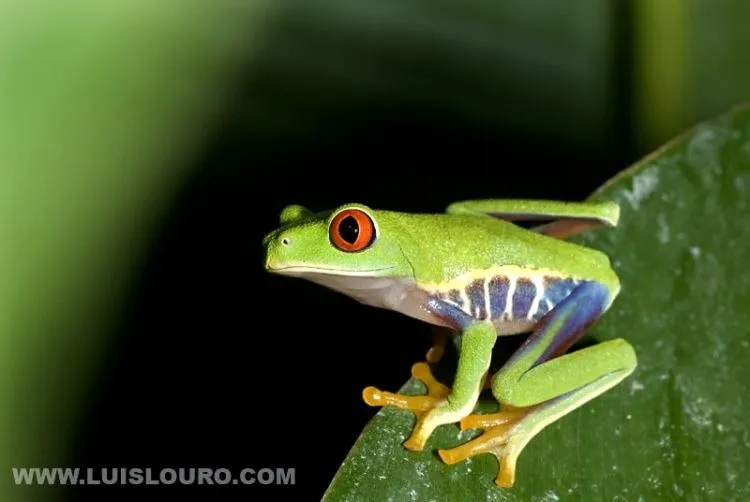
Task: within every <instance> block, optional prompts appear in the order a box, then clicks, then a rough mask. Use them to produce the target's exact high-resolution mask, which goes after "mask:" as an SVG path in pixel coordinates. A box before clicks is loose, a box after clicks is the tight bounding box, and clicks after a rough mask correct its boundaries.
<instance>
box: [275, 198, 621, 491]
mask: <svg viewBox="0 0 750 502" xmlns="http://www.w3.org/2000/svg"><path fill="white" fill-rule="evenodd" d="M347 215H349V216H350V217H349V218H344V217H345V216H347ZM618 217H619V207H618V206H617V205H616V204H615V203H613V202H600V203H567V202H557V201H530V200H475V201H464V202H458V203H454V204H451V205H450V206H449V207H448V209H447V211H446V213H445V214H407V213H400V212H393V211H381V210H374V209H371V208H369V207H367V206H364V205H362V204H356V203H352V204H346V205H343V206H340V207H338V208H336V209H334V210H333V211H325V212H321V213H312V212H311V211H309V210H307V209H305V208H304V207H302V206H296V205H295V206H288V207H287V208H285V209H284V211H283V212H282V214H281V224H282V225H281V227H280V228H279V229H277V230H275V231H274V232H272V233H270V234H269V235H267V236H266V238H265V239H264V245H265V246H266V268H267V270H269V271H270V272H274V273H278V274H284V275H290V276H296V277H301V278H305V279H308V280H310V281H313V282H316V283H319V284H321V285H323V286H326V287H328V288H330V289H333V290H335V291H339V292H341V293H344V294H346V295H349V296H350V297H352V298H354V299H356V300H358V301H360V302H362V303H364V304H367V305H372V306H375V307H380V308H386V309H391V310H394V311H398V312H401V313H403V314H405V315H408V316H411V317H413V318H416V319H419V320H422V321H425V322H427V323H430V324H433V325H435V326H441V327H446V328H449V329H451V330H457V331H460V332H462V334H463V336H462V342H461V349H460V355H459V363H458V369H457V372H456V376H455V380H454V383H453V387H452V388H451V389H447V388H444V389H441V388H437V390H436V391H435V392H432V393H431V395H429V396H424V397H422V398H418V397H412V398H405V397H403V396H399V395H395V394H390V393H387V392H381V391H378V390H377V389H374V388H368V389H366V390H365V399H366V400H367V401H368V402H369V403H370V404H374V405H375V404H378V405H391V406H398V407H402V408H407V409H411V410H412V411H415V412H417V414H418V417H419V419H418V421H417V424H416V425H415V428H414V431H413V432H412V435H411V437H410V438H409V439H408V440H407V441H406V442H405V443H404V446H405V447H407V448H409V449H412V450H421V449H422V448H424V446H425V443H426V442H427V440H428V439H429V437H430V435H431V434H432V432H433V431H434V430H435V428H436V427H438V426H440V425H443V424H448V423H454V422H459V421H460V422H461V424H462V426H470V427H481V428H485V429H487V432H485V434H484V435H482V436H480V437H479V438H477V439H475V440H473V441H471V442H469V443H467V444H465V445H462V446H459V447H457V448H455V449H453V450H441V451H440V454H441V457H442V458H443V460H444V461H446V462H448V463H454V462H457V461H459V460H462V459H465V458H468V457H469V456H471V455H474V454H478V453H493V454H494V455H496V456H497V457H498V458H499V459H500V462H501V468H500V473H499V475H498V479H497V480H496V482H497V484H499V485H501V486H510V485H512V484H513V482H514V473H515V463H516V459H517V457H518V455H519V454H520V452H521V450H522V449H523V448H524V446H525V445H526V444H527V443H528V441H530V440H531V439H532V437H533V436H534V435H536V434H537V433H538V432H539V431H541V430H542V429H543V428H544V427H546V426H547V425H549V424H550V423H552V422H554V421H555V420H557V419H558V418H560V417H562V416H563V415H565V414H567V413H569V412H571V411H572V410H574V409H576V408H578V407H579V406H581V405H582V404H584V403H585V402H587V401H589V400H591V399H593V398H595V397H596V396H598V395H600V394H601V393H603V392H605V391H606V390H608V389H610V388H612V387H613V386H615V385H616V384H617V383H619V382H620V381H622V380H623V379H624V378H625V377H627V376H628V375H629V374H630V373H632V372H633V370H634V369H635V367H636V357H635V352H634V351H633V348H632V347H631V346H630V345H629V344H628V343H627V342H625V341H624V340H620V339H618V340H610V341H607V342H604V343H601V344H598V345H594V346H592V347H588V348H585V349H582V350H579V351H576V352H573V353H570V354H565V352H566V351H567V349H568V348H569V347H570V346H571V345H572V344H573V343H575V342H576V341H577V340H578V339H580V337H581V336H582V335H583V333H584V332H585V330H586V329H587V328H588V326H589V325H590V324H592V323H593V322H594V321H596V320H597V319H598V318H599V316H601V315H602V314H603V313H604V312H605V311H606V310H607V309H608V308H609V307H610V305H611V304H612V302H613V301H614V299H615V297H616V296H617V294H618V293H619V291H620V283H619V280H618V278H617V275H616V274H615V273H614V271H613V270H612V268H611V265H610V260H609V258H608V257H607V256H606V255H605V254H603V253H601V252H600V251H597V250H594V249H590V248H586V247H583V246H580V245H577V244H574V243H571V242H568V241H566V240H564V239H565V238H566V237H569V236H571V235H574V234H576V233H578V232H580V231H582V230H584V229H587V228H591V227H596V226H600V225H607V226H614V225H616V224H617V220H618ZM344 220H346V221H344ZM513 220H554V221H553V223H550V224H547V225H540V226H538V227H536V228H533V229H531V230H527V229H524V228H522V227H519V226H517V225H515V224H513V223H512V221H513ZM342 221H343V222H344V223H342ZM355 230H358V232H359V233H357V232H356V231H355ZM342 236H343V237H342ZM370 236H371V238H369V237H370ZM342 239H343V240H342ZM352 243H354V245H350V244H352ZM521 332H531V335H530V336H529V338H528V340H527V341H526V343H524V345H523V346H522V347H521V348H520V349H518V351H517V352H516V353H515V354H514V355H513V356H512V357H511V358H510V359H509V360H508V361H507V362H506V363H505V365H504V366H503V367H502V368H501V369H500V370H499V371H498V372H497V373H495V375H494V376H493V377H492V392H493V395H494V396H495V398H496V399H497V400H498V401H499V402H500V403H501V404H502V405H505V406H508V407H510V409H511V410H515V411H503V412H500V413H498V414H496V415H492V416H489V417H488V416H479V415H477V416H469V415H470V414H471V412H472V411H473V409H474V407H475V405H476V402H477V399H478V397H479V393H480V391H481V389H482V386H483V383H484V379H485V375H486V373H487V371H488V369H489V365H490V357H491V352H492V348H493V346H494V344H495V341H496V339H497V336H501V335H508V334H515V333H521ZM423 369H424V368H423ZM420 373H421V374H423V375H424V371H421V370H420ZM423 380H429V375H427V376H424V378H423ZM426 383H430V382H426ZM435 386H440V384H438V383H436V382H434V384H433V387H435ZM429 387H430V386H429V385H428V388H429ZM518 408H521V409H523V410H522V411H518V410H516V409H518ZM425 410H427V411H426V412H425Z"/></svg>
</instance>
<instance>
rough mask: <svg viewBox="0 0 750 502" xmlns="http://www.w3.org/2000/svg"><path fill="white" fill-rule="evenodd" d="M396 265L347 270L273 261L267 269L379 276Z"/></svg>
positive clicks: (300, 273) (284, 272) (303, 273)
mask: <svg viewBox="0 0 750 502" xmlns="http://www.w3.org/2000/svg"><path fill="white" fill-rule="evenodd" d="M395 268H396V267H381V268H373V269H368V270H347V269H342V268H333V267H312V266H309V265H287V266H280V267H279V266H274V265H273V264H272V263H266V270H268V271H269V272H273V273H275V274H282V275H292V276H308V275H335V276H342V277H378V276H381V275H383V274H385V273H386V272H389V271H391V270H393V269H395Z"/></svg>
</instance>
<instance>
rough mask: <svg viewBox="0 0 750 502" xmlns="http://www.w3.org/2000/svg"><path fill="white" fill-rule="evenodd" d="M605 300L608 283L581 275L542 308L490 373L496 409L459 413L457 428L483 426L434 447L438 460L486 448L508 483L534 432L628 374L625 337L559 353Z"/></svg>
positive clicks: (630, 360) (500, 479)
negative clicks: (453, 443)
mask: <svg viewBox="0 0 750 502" xmlns="http://www.w3.org/2000/svg"><path fill="white" fill-rule="evenodd" d="M608 303H609V293H608V290H607V288H606V287H604V286H602V285H600V284H598V283H594V282H588V283H583V284H581V285H579V286H578V287H577V288H576V289H575V290H574V291H573V292H572V293H571V295H570V296H568V297H567V298H566V299H565V300H563V301H562V302H561V303H560V304H559V305H558V306H557V307H556V308H554V309H553V310H552V311H551V312H549V313H548V314H547V315H546V316H545V318H543V319H542V320H541V321H540V322H539V325H538V326H537V328H536V330H535V331H534V333H532V335H531V336H530V337H529V338H528V340H527V341H526V342H525V343H524V344H523V345H522V346H521V347H520V348H519V349H518V350H517V351H516V353H515V354H513V356H512V357H511V358H510V359H509V360H508V362H507V363H506V364H505V365H504V366H503V368H502V369H500V371H498V373H497V374H496V375H495V376H494V377H493V381H492V392H493V394H494V396H495V398H496V399H497V400H498V401H499V402H500V403H501V410H500V412H498V413H494V414H488V415H470V416H468V417H465V418H464V419H463V420H461V428H462V429H471V428H480V429H484V430H485V432H484V433H483V434H482V435H481V436H479V437H478V438H476V439H473V440H471V441H469V442H468V443H465V444H463V445H461V446H458V447H456V448H453V449H450V450H441V451H440V452H439V454H440V457H441V458H442V459H443V461H444V462H446V463H448V464H453V463H456V462H460V461H462V460H464V459H467V458H469V457H472V456H474V455H479V454H483V453H491V454H493V455H494V456H495V457H496V458H497V459H498V461H499V462H500V469H499V472H498V476H497V478H496V480H495V482H496V484H498V485H500V486H505V487H509V486H512V485H513V483H514V481H515V470H516V460H517V458H518V456H519V455H520V453H521V451H522V450H523V448H524V447H525V446H526V445H527V444H528V442H529V441H531V439H532V438H533V437H534V436H536V435H537V434H538V433H539V432H540V431H542V430H543V429H544V428H545V427H546V426H548V425H549V424H551V423H553V422H555V421H556V420H558V419H559V418H561V417H563V416H564V415H566V414H568V413H570V412H571V411H573V410H575V409H576V408H578V407H580V406H582V405H583V404H585V403H586V402H588V401H590V400H592V399H594V398H595V397H597V396H599V395H600V394H602V393H603V392H606V391H607V390H609V389H611V388H612V387H614V386H615V385H617V384H618V383H619V382H621V381H622V380H623V379H624V378H626V377H627V376H628V375H630V374H631V373H632V372H633V370H634V369H635V367H636V357H635V352H634V351H633V348H632V347H631V346H630V345H629V344H628V343H627V342H625V341H624V340H620V339H617V340H610V341H607V342H604V343H600V344H598V345H594V346H591V347H588V348H585V349H581V350H579V351H576V352H572V353H569V354H565V355H562V354H563V353H564V352H565V351H567V349H568V348H570V346H572V345H573V344H574V343H575V342H576V341H577V340H578V339H580V337H581V336H582V335H583V333H584V332H585V330H586V329H587V328H588V327H589V326H590V325H591V324H592V323H593V322H594V321H595V320H596V319H598V317H599V316H600V315H601V314H602V312H603V311H604V309H605V308H606V306H607V305H608Z"/></svg>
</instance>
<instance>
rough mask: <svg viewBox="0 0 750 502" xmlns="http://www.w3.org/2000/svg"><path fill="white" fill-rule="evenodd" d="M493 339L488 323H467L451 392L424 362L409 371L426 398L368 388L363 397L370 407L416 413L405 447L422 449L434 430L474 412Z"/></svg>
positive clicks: (492, 330)
mask: <svg viewBox="0 0 750 502" xmlns="http://www.w3.org/2000/svg"><path fill="white" fill-rule="evenodd" d="M496 339H497V334H496V332H495V328H494V327H493V326H492V324H490V323H489V322H473V323H467V325H466V327H465V328H464V329H463V337H462V340H461V350H460V354H459V358H458V368H457V370H456V376H455V379H454V381H453V387H452V388H451V389H448V388H447V387H445V386H444V385H442V384H440V383H439V382H437V381H436V380H435V379H434V378H433V377H432V375H431V374H430V371H429V367H428V366H427V365H426V364H425V363H418V364H416V365H414V367H413V368H412V375H413V376H414V377H415V378H417V379H419V380H421V381H422V382H423V383H424V384H425V385H426V386H427V390H428V393H427V395H426V396H405V395H401V394H393V393H390V392H383V391H380V390H378V389H376V388H374V387H368V388H366V389H365V390H364V392H363V398H364V400H365V402H366V403H367V404H369V405H370V406H393V407H397V408H402V409H407V410H411V411H413V412H415V414H416V416H417V422H416V424H415V426H414V429H413V430H412V433H411V436H409V438H408V439H407V440H406V441H405V442H404V447H406V448H408V449H410V450H415V451H419V450H422V449H423V448H424V446H425V444H426V443H427V440H428V439H429V438H430V436H431V435H432V432H433V431H434V430H435V429H436V428H437V427H439V426H441V425H444V424H450V423H454V422H458V421H460V420H461V419H462V418H464V417H466V416H467V415H469V414H470V413H471V412H472V411H473V410H474V407H475V406H476V403H477V399H478V398H479V393H480V392H481V390H482V387H483V385H484V380H485V376H486V374H487V371H488V369H489V366H490V358H491V356H492V347H493V346H494V344H495V340H496Z"/></svg>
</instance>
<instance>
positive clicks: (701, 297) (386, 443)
mask: <svg viewBox="0 0 750 502" xmlns="http://www.w3.org/2000/svg"><path fill="white" fill-rule="evenodd" d="M592 199H613V200H616V201H618V202H619V203H620V204H621V207H622V215H621V220H620V224H619V226H618V228H617V229H615V230H600V231H596V232H591V233H590V234H588V235H586V236H584V237H583V238H581V239H578V241H579V242H583V243H585V244H586V245H590V246H594V247H597V248H599V249H602V250H603V251H605V252H607V253H609V254H610V256H611V257H612V260H613V263H614V266H615V267H616V270H617V272H618V273H619V274H620V277H621V279H622V282H623V290H622V293H621V294H620V296H619V297H618V298H617V300H616V301H615V303H614V305H613V307H612V309H611V310H610V311H609V313H608V314H607V315H605V316H604V318H603V319H602V320H601V321H600V322H599V323H597V324H596V325H595V326H594V327H593V328H592V330H591V335H592V336H593V338H595V339H596V340H597V341H602V340H606V339H612V338H626V339H627V340H629V341H630V342H631V343H632V344H633V345H634V346H635V348H636V351H637V353H638V358H639V366H638V368H637V370H636V371H635V373H634V374H633V375H631V376H630V377H629V378H628V379H627V380H625V381H624V382H623V383H621V384H620V385H619V386H617V387H615V388H614V389H612V390H611V391H609V392H608V393H605V394H604V395H602V396H600V397H599V398H597V399H595V400H593V401H591V402H590V403H588V404H586V405H584V406H583V407H582V408H579V409H578V410H575V411H573V412H572V413H571V414H569V415H568V416H565V417H563V418H562V419H560V420H559V421H558V422H556V423H554V424H552V425H550V426H549V427H548V428H546V429H545V430H543V431H542V432H541V433H540V434H539V435H538V436H537V437H536V438H534V439H533V440H532V441H531V443H530V444H529V445H528V446H527V447H526V449H525V450H524V451H523V453H522V454H521V456H520V459H519V462H518V469H517V473H516V474H517V479H516V484H515V486H514V487H513V488H511V489H502V488H498V487H496V486H495V485H494V479H495V476H496V474H497V462H496V460H495V459H494V457H492V456H491V455H482V456H479V457H474V458H473V459H471V460H470V461H465V462H463V463H460V464H457V465H454V466H448V465H444V464H443V463H442V462H440V460H439V459H438V458H437V456H436V455H435V452H436V450H437V449H438V448H443V447H452V446H456V445H458V444H460V443H463V442H465V441H466V440H467V439H468V438H469V437H472V435H470V434H462V433H460V432H459V430H458V427H457V426H456V425H446V426H443V427H441V428H439V429H438V430H437V431H436V433H435V434H434V435H433V437H432V438H431V439H430V441H429V442H428V444H427V448H426V449H425V450H424V451H423V452H421V453H413V452H410V451H407V450H405V449H404V448H403V447H402V446H401V443H402V441H404V439H405V438H406V436H407V435H408V433H409V432H410V431H411V427H412V424H413V415H412V414H411V413H409V412H405V411H401V410H393V409H382V410H381V411H379V412H378V413H377V414H376V416H375V417H374V418H373V419H372V421H371V422H370V423H369V424H368V426H367V427H366V429H365V430H364V432H363V433H362V435H361V437H360V438H359V439H358V441H357V443H356V444H355V445H354V447H353V449H352V450H351V452H350V453H349V455H348V457H347V458H346V460H345V461H344V463H343V465H342V466H341V469H340V471H339V472H338V473H337V475H336V477H335V478H334V480H333V481H332V483H331V485H330V487H329V489H328V491H327V492H326V494H325V496H324V500H325V501H328V502H333V501H340V500H370V501H385V500H394V501H408V500H419V501H429V500H436V501H440V500H523V501H529V500H532V501H537V500H538V501H542V500H550V501H552V500H686V499H687V500H696V499H699V500H729V499H738V498H739V499H743V498H745V497H743V496H742V495H743V494H744V495H745V496H747V495H748V494H750V477H748V476H747V475H746V473H747V472H748V470H750V426H749V425H748V424H749V421H748V416H750V365H748V364H747V360H748V357H750V335H749V333H748V332H749V331H750V308H748V307H749V306H750V272H749V271H748V256H750V253H749V252H750V217H748V216H749V215H750V107H747V106H745V107H741V108H736V109H733V110H732V111H730V112H729V113H728V114H726V115H724V116H722V117H719V118H717V119H715V120H713V121H711V122H707V123H704V124H701V125H699V126H698V127H696V128H695V129H694V130H692V131H690V132H689V133H687V134H685V135H684V136H682V137H680V138H677V139H676V140H674V141H673V142H671V143H670V144H668V145H666V146H665V147H663V148H662V149H660V150H659V151H657V152H655V153H654V154H652V155H651V156H649V157H647V158H645V159H643V161H641V162H640V163H638V164H637V165H635V166H633V167H632V168H631V169H628V170H626V171H624V172H622V173H621V174H620V175H618V176H616V177H615V178H614V179H613V180H611V181H610V182H608V183H607V184H605V185H604V186H603V187H602V188H601V189H600V190H598V191H597V192H596V193H595V194H594V195H593V196H592ZM501 340H502V339H501ZM501 343H502V342H501ZM446 357H447V356H446ZM403 391H404V392H405V393H410V394H417V393H422V392H423V386H422V384H421V383H420V382H418V381H414V380H410V381H409V382H408V383H407V384H406V385H405V386H404V388H403ZM482 407H483V408H484V409H492V408H493V405H492V403H491V401H486V402H483V403H482Z"/></svg>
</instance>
